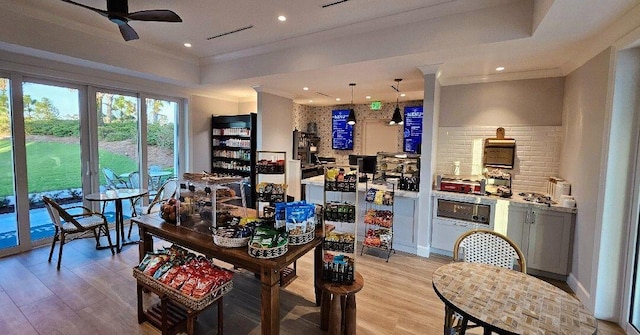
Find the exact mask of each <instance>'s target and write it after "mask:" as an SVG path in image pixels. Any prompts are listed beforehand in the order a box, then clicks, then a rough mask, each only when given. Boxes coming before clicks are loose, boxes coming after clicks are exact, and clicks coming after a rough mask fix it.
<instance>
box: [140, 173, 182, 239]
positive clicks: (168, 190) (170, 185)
mask: <svg viewBox="0 0 640 335" xmlns="http://www.w3.org/2000/svg"><path fill="white" fill-rule="evenodd" d="M177 191H178V179H176V178H171V179H168V180H167V181H165V182H164V184H162V186H160V188H159V189H158V193H156V195H155V196H154V197H153V200H151V202H150V203H149V205H148V206H147V209H146V210H145V212H146V213H145V214H151V213H154V212H158V211H160V205H161V204H162V201H163V200H166V199H169V198H172V197H175V195H176V192H177ZM137 202H138V201H136V203H137ZM134 208H135V207H134ZM140 211H141V212H142V210H140ZM132 229H133V222H132V223H131V225H129V233H128V234H127V236H128V238H131V230H132Z"/></svg>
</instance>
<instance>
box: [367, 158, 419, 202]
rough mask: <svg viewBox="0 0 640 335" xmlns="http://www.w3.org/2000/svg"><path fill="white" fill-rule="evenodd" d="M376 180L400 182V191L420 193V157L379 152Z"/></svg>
mask: <svg viewBox="0 0 640 335" xmlns="http://www.w3.org/2000/svg"><path fill="white" fill-rule="evenodd" d="M374 179H376V180H379V179H382V180H390V179H397V180H398V189H400V190H403V191H414V192H418V191H419V188H420V155H418V154H407V153H390V152H379V153H378V157H377V167H376V175H375V178H374Z"/></svg>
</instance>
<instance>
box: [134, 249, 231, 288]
mask: <svg viewBox="0 0 640 335" xmlns="http://www.w3.org/2000/svg"><path fill="white" fill-rule="evenodd" d="M136 271H138V273H140V272H141V273H142V274H143V275H144V276H146V277H147V279H146V280H149V279H151V278H152V279H153V280H154V281H155V282H157V283H161V284H162V285H164V286H165V287H168V288H171V289H173V290H175V291H176V292H179V293H180V294H181V295H183V296H185V297H191V298H193V299H196V300H197V299H202V298H203V297H205V296H207V295H209V294H210V293H213V295H214V296H216V295H217V294H218V292H216V291H217V290H218V289H221V288H223V287H227V285H228V289H230V285H231V278H232V277H233V272H232V271H229V270H226V269H223V268H220V267H218V266H215V265H213V264H212V263H211V262H210V261H209V260H207V259H206V258H205V257H203V256H196V255H195V254H193V253H188V252H187V251H186V250H185V249H183V248H181V247H177V246H172V247H170V248H166V249H163V250H159V251H157V252H154V253H147V255H146V256H145V257H144V259H143V260H142V262H140V264H139V265H138V266H137V267H135V268H134V275H135V276H136V277H137V278H138V279H141V277H140V275H139V274H138V273H136ZM156 285H157V284H156Z"/></svg>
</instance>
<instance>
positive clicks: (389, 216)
mask: <svg viewBox="0 0 640 335" xmlns="http://www.w3.org/2000/svg"><path fill="white" fill-rule="evenodd" d="M392 222H393V212H392V211H390V210H376V209H368V210H367V213H366V214H365V216H364V223H366V224H372V225H378V226H381V227H385V228H391V224H392Z"/></svg>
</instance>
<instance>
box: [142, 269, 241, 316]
mask: <svg viewBox="0 0 640 335" xmlns="http://www.w3.org/2000/svg"><path fill="white" fill-rule="evenodd" d="M133 277H134V278H136V279H137V280H138V281H140V282H141V283H143V284H145V285H147V286H149V287H151V288H153V289H155V290H157V291H158V292H161V293H162V294H165V295H166V296H167V297H168V298H170V299H171V300H173V301H175V302H177V303H180V304H181V305H183V306H184V307H187V308H190V309H192V310H195V311H201V310H203V309H204V308H205V307H207V306H209V305H211V303H213V302H214V301H216V300H217V299H218V298H219V297H220V296H222V295H224V294H226V293H228V292H229V291H231V289H232V288H233V281H231V280H230V281H228V282H226V283H225V284H223V285H221V286H220V287H218V288H216V289H215V290H211V292H209V293H207V294H206V295H205V296H203V297H202V298H199V299H196V298H194V297H190V296H186V295H184V294H182V293H181V292H180V291H179V290H176V289H174V288H172V287H170V286H167V285H165V284H163V283H161V282H159V281H158V280H156V279H153V277H151V276H147V275H145V274H144V273H142V271H140V270H138V269H137V268H133Z"/></svg>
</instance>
